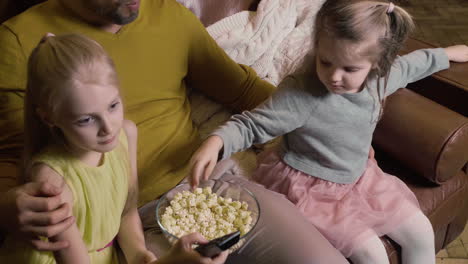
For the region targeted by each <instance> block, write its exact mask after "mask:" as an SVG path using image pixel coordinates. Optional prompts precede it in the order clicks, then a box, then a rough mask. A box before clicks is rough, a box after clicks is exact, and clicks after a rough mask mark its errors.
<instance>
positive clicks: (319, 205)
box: [191, 0, 468, 264]
mask: <svg viewBox="0 0 468 264" xmlns="http://www.w3.org/2000/svg"><path fill="white" fill-rule="evenodd" d="M412 28H413V22H412V19H411V17H410V15H409V14H408V13H407V12H406V11H405V10H403V9H402V8H400V7H397V6H395V5H394V4H393V3H388V2H377V1H359V2H356V1H349V0H347V1H342V0H329V1H327V2H326V3H325V4H324V5H323V7H322V8H321V10H320V11H319V13H318V14H317V20H316V27H315V32H316V35H315V43H316V45H315V49H316V50H315V51H316V56H315V71H312V72H309V73H307V74H302V75H294V76H291V77H288V78H286V79H285V80H283V82H282V83H281V84H280V85H279V87H278V90H277V91H276V93H274V94H273V95H272V96H271V97H270V98H269V99H268V100H266V101H265V102H264V103H263V104H262V105H260V106H259V107H258V108H256V109H254V110H252V111H250V112H244V113H242V114H240V115H234V116H233V117H232V118H231V120H229V121H228V122H227V123H226V124H225V125H223V126H222V127H221V128H219V129H218V130H216V131H215V132H214V133H213V134H212V135H211V136H210V137H208V138H207V140H206V141H205V142H204V143H203V144H202V146H201V147H200V148H199V149H198V150H197V152H196V153H195V154H194V156H193V157H192V160H191V163H192V166H193V167H192V174H191V177H192V184H193V185H197V184H198V182H199V180H200V179H201V178H202V177H203V179H206V178H207V177H208V176H209V175H210V173H211V171H212V169H213V167H214V165H215V164H216V162H217V158H218V154H221V157H222V158H223V159H225V158H227V157H229V156H230V155H231V154H232V153H233V152H237V151H241V150H243V149H246V148H248V147H249V146H251V145H252V144H256V143H264V142H266V141H268V140H271V139H272V138H274V137H277V136H280V135H284V141H283V144H282V148H281V150H278V151H271V152H267V153H266V154H264V155H263V157H261V158H260V160H259V166H258V168H257V170H256V172H255V175H254V179H255V180H256V181H258V182H259V183H261V184H263V185H265V186H266V187H267V188H269V189H271V190H274V191H277V192H280V193H282V194H284V195H285V196H286V197H288V199H289V200H291V201H292V202H293V203H294V204H296V206H297V207H298V208H299V210H300V211H301V212H302V213H303V214H304V215H305V217H306V218H307V219H308V220H309V221H310V222H312V223H313V224H314V225H315V226H316V227H317V228H318V229H319V230H320V231H321V233H322V234H323V235H324V236H325V237H326V238H328V239H329V240H330V242H331V243H332V244H333V245H334V246H335V247H336V248H337V249H339V250H340V251H341V252H342V253H343V255H344V256H346V257H348V258H350V259H351V260H352V261H353V263H354V264H357V263H378V264H380V263H389V260H388V257H387V255H386V251H385V248H384V246H383V244H382V242H381V241H380V239H379V236H382V235H388V236H389V237H390V238H392V239H393V240H394V241H396V242H397V243H398V244H400V246H401V247H402V258H403V263H406V264H409V263H412V264H420V263H425V264H430V263H435V252H434V251H435V249H434V234H433V230H432V226H431V223H430V222H429V220H428V219H427V217H426V216H425V215H424V214H423V213H422V211H421V210H420V208H419V204H418V201H417V199H416V197H415V196H414V194H413V193H412V192H411V190H409V188H408V187H407V186H406V185H405V184H404V183H403V182H402V181H401V180H399V179H398V178H396V177H394V176H391V175H388V174H386V173H384V172H383V171H382V170H381V169H380V168H379V167H378V166H377V163H376V161H375V160H374V159H373V158H372V155H369V149H370V147H371V141H372V134H373V132H374V129H375V126H376V123H377V121H378V120H379V118H380V115H381V112H382V108H383V106H384V99H385V97H386V96H388V95H390V94H392V93H393V92H395V91H396V90H397V89H398V88H400V87H405V86H406V85H407V84H408V83H410V82H414V81H417V80H419V79H421V78H424V77H426V76H428V75H430V74H432V73H434V72H437V71H440V70H443V69H446V68H448V67H449V61H457V62H464V61H468V47H467V46H466V45H457V46H451V47H447V48H438V49H426V50H419V51H415V52H412V53H410V54H408V55H405V56H401V57H397V53H398V51H399V50H400V48H401V46H402V45H403V43H404V41H405V39H406V38H407V36H408V34H409V32H410V31H411V29H412ZM220 152H221V153H220ZM369 156H370V158H369Z"/></svg>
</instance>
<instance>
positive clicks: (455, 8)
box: [395, 0, 468, 47]
mask: <svg viewBox="0 0 468 264" xmlns="http://www.w3.org/2000/svg"><path fill="white" fill-rule="evenodd" d="M395 2H397V4H398V5H400V6H402V7H404V8H405V9H406V10H407V11H408V12H409V13H410V14H411V15H412V16H413V18H414V20H415V22H416V31H415V32H414V34H413V37H415V38H417V39H420V40H424V41H426V42H429V43H432V44H434V45H437V46H441V47H445V46H449V45H454V44H468V1H467V0H400V1H395Z"/></svg>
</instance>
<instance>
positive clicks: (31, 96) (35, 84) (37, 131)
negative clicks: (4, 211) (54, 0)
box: [21, 34, 119, 181]
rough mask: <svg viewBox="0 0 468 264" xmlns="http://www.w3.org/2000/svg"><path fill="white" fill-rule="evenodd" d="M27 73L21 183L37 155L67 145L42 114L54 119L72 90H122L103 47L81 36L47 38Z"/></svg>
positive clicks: (31, 59)
mask: <svg viewBox="0 0 468 264" xmlns="http://www.w3.org/2000/svg"><path fill="white" fill-rule="evenodd" d="M27 74H28V75H27V77H28V80H27V85H26V95H25V99H24V100H25V101H24V132H25V133H24V141H25V142H24V143H25V144H24V151H23V168H22V177H21V180H22V181H26V180H28V178H29V177H28V175H29V174H30V169H31V166H32V158H33V156H34V155H36V154H37V153H39V152H41V151H42V150H43V149H44V147H46V146H48V145H50V144H63V143H64V142H65V139H64V137H63V134H62V132H61V131H60V129H58V128H57V127H54V126H53V125H51V124H48V123H47V122H46V121H45V120H43V119H42V118H41V116H40V115H39V114H38V112H39V111H42V112H44V113H45V114H46V116H48V117H49V118H51V119H52V120H54V119H56V118H57V116H58V115H59V112H61V109H63V107H64V104H63V103H62V102H63V101H64V100H63V99H64V98H65V97H66V96H68V94H69V90H70V89H74V88H77V87H83V86H86V85H88V84H97V85H113V86H115V87H116V88H118V87H119V85H118V79H117V74H116V72H115V67H114V64H113V62H112V60H111V58H110V57H109V56H108V55H107V54H106V52H105V51H104V49H103V48H102V46H101V45H99V44H98V43H97V42H96V41H94V40H91V39H89V38H87V37H85V36H82V35H79V34H66V35H58V36H46V37H44V38H43V39H42V40H41V42H40V43H39V44H38V45H37V47H36V48H35V49H34V50H33V51H32V53H31V56H30V57H29V61H28V73H27Z"/></svg>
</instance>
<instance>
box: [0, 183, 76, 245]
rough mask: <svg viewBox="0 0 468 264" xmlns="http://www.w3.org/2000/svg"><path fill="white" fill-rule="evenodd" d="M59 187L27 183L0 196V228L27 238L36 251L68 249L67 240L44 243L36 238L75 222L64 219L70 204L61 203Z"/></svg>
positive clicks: (48, 184) (72, 219)
mask: <svg viewBox="0 0 468 264" xmlns="http://www.w3.org/2000/svg"><path fill="white" fill-rule="evenodd" d="M61 194H62V188H61V187H57V186H53V185H52V184H50V183H39V182H29V183H26V184H24V185H21V186H18V187H15V188H13V189H11V190H9V191H7V192H5V193H0V210H2V212H3V213H2V215H3V216H2V217H1V218H0V228H1V229H2V230H4V231H5V232H11V233H17V232H19V233H20V234H21V235H22V236H24V237H26V239H28V241H29V242H30V243H31V244H32V246H33V247H34V248H35V249H37V250H44V251H56V250H60V249H64V248H67V247H68V242H67V241H60V242H46V241H42V240H40V239H39V236H44V237H52V236H55V235H57V234H59V233H61V232H63V231H64V230H66V229H67V228H69V227H70V226H71V225H72V224H73V223H74V221H75V219H74V217H73V216H70V217H67V216H68V215H69V211H70V205H68V204H66V203H63V202H62V197H61Z"/></svg>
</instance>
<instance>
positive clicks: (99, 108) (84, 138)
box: [55, 84, 123, 153]
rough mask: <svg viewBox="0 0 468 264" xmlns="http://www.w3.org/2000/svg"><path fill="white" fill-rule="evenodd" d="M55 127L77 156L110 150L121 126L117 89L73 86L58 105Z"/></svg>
mask: <svg viewBox="0 0 468 264" xmlns="http://www.w3.org/2000/svg"><path fill="white" fill-rule="evenodd" d="M61 108H62V109H61V112H60V113H58V114H57V115H56V116H57V120H56V122H55V125H56V126H57V127H59V128H60V129H61V130H62V132H63V134H64V136H65V140H66V141H67V143H68V144H69V146H70V147H71V148H73V150H74V151H75V152H77V153H85V152H88V151H94V152H99V153H104V152H108V151H111V150H112V149H114V148H115V147H116V146H117V144H118V138H119V133H120V130H121V128H122V123H123V109H122V108H123V107H122V100H121V98H120V94H119V90H118V89H117V88H116V87H114V86H112V85H96V84H85V85H83V86H81V87H73V88H72V89H70V91H69V93H68V97H67V98H65V100H64V102H63V103H62V107H61Z"/></svg>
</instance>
